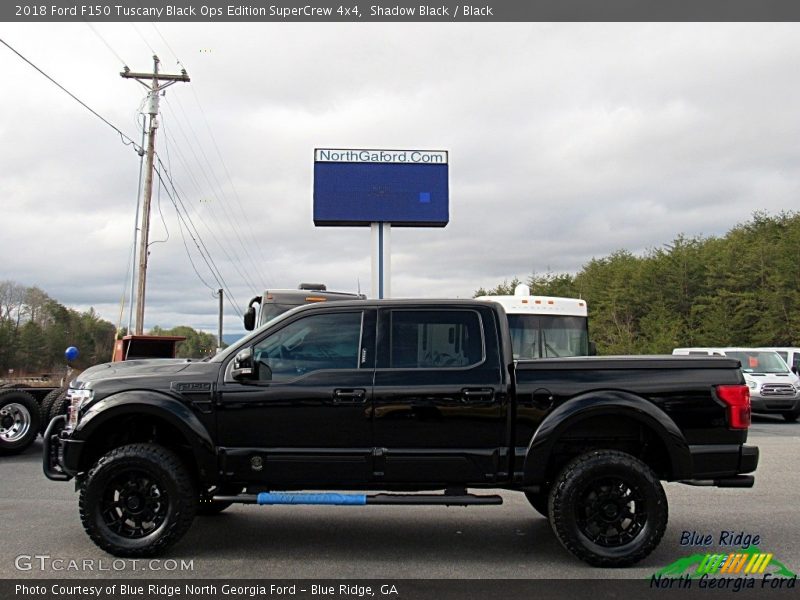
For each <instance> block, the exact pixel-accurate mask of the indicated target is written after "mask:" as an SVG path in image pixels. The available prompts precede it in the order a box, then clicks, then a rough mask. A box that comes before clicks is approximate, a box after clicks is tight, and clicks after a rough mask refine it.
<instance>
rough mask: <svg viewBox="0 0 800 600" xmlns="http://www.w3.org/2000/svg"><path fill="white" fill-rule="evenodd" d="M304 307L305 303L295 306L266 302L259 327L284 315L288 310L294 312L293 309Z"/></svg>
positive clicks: (259, 320) (298, 303) (262, 309)
mask: <svg viewBox="0 0 800 600" xmlns="http://www.w3.org/2000/svg"><path fill="white" fill-rule="evenodd" d="M302 305H303V302H297V303H295V304H287V303H285V302H281V303H278V302H264V304H263V305H262V306H261V315H260V317H259V319H258V325H257V327H261V326H262V325H264V324H265V323H267V322H269V321H271V320H272V319H274V318H275V317H277V316H280V315H282V314H283V313H285V312H286V311H287V310H292V309H293V308H297V307H298V306H302Z"/></svg>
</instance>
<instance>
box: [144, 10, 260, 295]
mask: <svg viewBox="0 0 800 600" xmlns="http://www.w3.org/2000/svg"><path fill="white" fill-rule="evenodd" d="M151 26H152V27H153V29H154V30H155V32H156V33H157V34H158V36H159V37H160V38H161V40H162V41H163V42H164V44H165V45H166V46H167V49H168V50H169V51H170V52H171V53H172V55H173V56H174V57H175V60H176V62H177V63H178V65H180V66H181V67H184V65H183V63H182V62H181V59H180V57H179V56H178V54H177V53H176V52H175V50H174V49H173V48H172V46H170V44H169V42H168V41H167V39H166V38H165V37H164V35H163V34H162V33H161V30H160V29H159V28H158V26H157V25H156V24H155V23H151ZM137 33H139V32H138V31H137ZM139 35H140V37H141V33H140V34H139ZM192 93H193V94H194V98H195V102H196V103H197V107H198V108H199V109H200V113H201V115H202V117H203V121H204V123H205V126H206V129H207V130H208V133H209V136H210V137H211V142H212V144H213V145H214V148H215V150H216V152H217V156H218V157H219V160H220V162H221V163H222V168H223V169H224V171H225V175H226V176H227V178H228V182H229V184H230V187H231V189H232V190H233V195H234V199H235V200H236V203H237V204H238V207H239V211H240V213H241V215H242V218H243V221H244V223H245V226H246V227H247V229H248V232H249V234H250V239H252V240H256V239H257V237H256V235H255V233H254V231H253V228H252V225H251V224H250V221H249V219H248V216H247V214H246V212H245V210H244V207H243V206H242V202H241V199H240V198H239V194H238V192H237V190H236V187H235V186H234V184H233V178H232V177H231V174H230V171H229V170H228V167H227V165H226V164H225V161H224V159H223V158H222V152H221V151H220V148H219V144H218V143H217V140H216V138H215V137H214V132H213V130H212V129H211V126H210V124H209V122H208V118H207V116H206V113H205V110H203V106H202V104H201V103H200V97H199V96H198V94H197V91H196V90H195V89H194V87H193V88H192ZM176 100H177V102H178V108H179V109H180V110H181V112H182V113H183V116H184V118H186V120H187V124H188V126H189V129H190V131H191V133H192V134H193V135H194V137H195V139H196V140H197V142H198V143H199V142H200V139H199V136H198V135H197V133H196V132H195V131H194V128H193V127H192V122H191V120H190V119H189V118H188V116H187V115H186V112H185V111H184V109H183V103H182V102H181V100H180V98H178V97H176ZM167 104H168V105H169V104H170V103H167ZM176 123H177V124H178V128H179V130H180V131H181V133H182V134H183V136H184V138H185V139H186V141H187V142H189V139H188V137H187V136H186V134H185V133H183V128H182V127H181V126H180V121H179V120H178V119H177V118H176ZM190 146H191V143H190ZM199 147H200V151H201V153H202V154H203V158H204V159H205V161H206V164H207V165H208V167H209V170H210V171H211V174H212V176H213V178H214V180H215V181H216V184H217V187H218V188H219V191H220V193H221V194H222V195H223V197H225V196H226V194H225V191H224V189H223V187H222V185H221V184H220V182H219V180H218V179H217V177H216V171H215V169H214V167H213V166H212V164H211V161H210V160H209V159H208V157H207V156H206V154H205V151H204V150H203V144H199ZM192 153H193V154H195V159H197V154H196V153H195V152H194V149H193V148H192ZM198 162H199V159H198ZM203 174H204V176H205V177H206V181H208V183H209V186H210V188H211V190H212V192H213V193H214V196H215V197H216V198H217V200H220V198H219V196H218V195H217V193H216V191H215V190H214V186H213V185H212V184H211V181H210V180H209V179H208V175H207V172H206V171H205V170H204V171H203ZM198 191H200V187H199V185H198ZM226 199H227V198H226ZM220 204H221V205H222V210H223V214H224V216H225V217H226V218H227V220H228V222H229V223H230V225H231V229H232V231H233V233H234V235H235V236H236V238H237V240H238V241H239V244H240V245H241V247H242V249H243V250H244V255H245V258H247V259H248V260H249V262H250V264H251V266H252V268H253V271H254V273H256V274H257V275H258V276H259V277H260V278H261V285H260V286H258V285H256V286H253V283H252V279H249V278H248V277H243V279H245V280H246V281H247V282H248V285H251V286H253V288H254V291H256V292H257V291H258V290H260V289H263V286H268V285H270V280H271V275H270V273H269V269H268V268H267V267H266V265H264V264H263V261H257V260H255V259H254V258H253V256H252V254H251V253H250V249H249V246H248V245H247V244H245V243H244V241H243V240H242V237H243V235H242V234H243V233H244V232H243V231H242V230H241V229H240V228H239V224H238V220H237V219H236V218H235V217H234V218H233V219H232V218H231V215H230V214H229V213H228V211H227V207H226V203H223V202H220ZM210 209H211V210H212V212H213V207H210ZM209 231H211V229H210V228H209ZM212 235H213V232H212ZM218 243H219V242H218ZM219 245H220V247H221V248H222V244H219ZM223 251H224V248H223ZM233 253H234V254H237V253H236V252H235V251H234V252H233ZM262 269H266V271H267V273H266V275H267V276H266V277H265V275H264V271H263V270H262ZM240 274H241V273H240Z"/></svg>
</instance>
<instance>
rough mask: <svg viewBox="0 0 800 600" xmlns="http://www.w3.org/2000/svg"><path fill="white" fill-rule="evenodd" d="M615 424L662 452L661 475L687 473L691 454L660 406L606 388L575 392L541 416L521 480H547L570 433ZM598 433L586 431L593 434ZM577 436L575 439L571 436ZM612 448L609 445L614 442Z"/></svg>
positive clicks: (529, 482)
mask: <svg viewBox="0 0 800 600" xmlns="http://www.w3.org/2000/svg"><path fill="white" fill-rule="evenodd" d="M604 422H605V423H611V422H613V423H615V424H618V425H619V427H618V429H624V427H625V426H629V427H632V428H633V429H634V430H636V429H638V431H639V432H640V433H641V434H642V435H644V436H647V437H648V439H649V440H650V442H651V443H653V444H654V445H655V446H657V448H656V451H657V452H663V453H664V455H665V456H664V457H663V458H664V460H665V462H664V464H663V466H662V469H660V470H661V471H662V472H661V473H660V475H661V476H662V478H664V479H670V480H674V479H683V478H688V477H691V473H692V457H691V454H690V452H689V445H688V443H687V442H686V439H685V437H684V436H683V433H682V432H681V430H680V428H679V427H678V425H677V424H676V423H675V421H673V420H672V419H671V418H670V417H669V416H668V415H667V414H666V413H665V412H664V411H662V410H661V409H659V408H658V407H657V406H655V405H654V404H652V403H651V402H649V401H648V400H646V399H644V398H641V397H639V396H636V395H635V394H631V393H629V392H623V391H617V390H608V391H603V392H593V393H589V394H583V395H581V396H577V397H575V398H572V399H570V400H568V401H567V402H565V403H564V404H561V405H560V406H559V407H558V408H556V409H555V410H554V411H553V412H551V413H550V414H549V415H548V416H547V417H546V418H545V419H544V421H542V423H541V425H540V426H539V428H538V429H537V430H536V432H535V433H534V435H533V438H532V439H531V441H530V443H529V445H528V449H527V452H526V454H525V462H524V467H523V481H524V484H525V485H536V484H541V483H543V482H545V481H546V480H547V478H548V475H549V474H551V473H552V469H553V461H554V460H557V459H556V457H555V456H554V452H555V450H556V448H557V446H558V445H559V444H560V443H565V441H566V440H567V439H569V434H570V432H575V431H580V430H581V429H580V428H583V429H586V428H587V427H590V428H591V427H592V426H593V425H599V424H602V423H604ZM601 437H602V436H600V435H591V434H590V435H589V437H588V438H587V440H586V441H587V442H588V443H589V446H591V441H592V440H593V439H600V438H601ZM577 440H579V438H575V441H577ZM612 447H613V446H612Z"/></svg>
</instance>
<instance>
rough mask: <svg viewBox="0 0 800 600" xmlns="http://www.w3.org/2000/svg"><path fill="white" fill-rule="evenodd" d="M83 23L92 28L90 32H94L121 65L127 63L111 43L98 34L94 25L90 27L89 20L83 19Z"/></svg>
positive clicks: (124, 65)
mask: <svg viewBox="0 0 800 600" xmlns="http://www.w3.org/2000/svg"><path fill="white" fill-rule="evenodd" d="M84 23H86V26H87V27H88V28H89V29H91V30H92V33H94V34H95V35H96V36H97V37H98V38H100V41H101V42H103V44H104V45H105V47H106V48H108V50H109V52H111V54H113V55H114V56H116V57H117V60H118V61H119V62H121V63H122V66H123V67H126V66H128V64H127V63H126V62H125V61H124V60H122V57H121V56H120V55H119V54H117V51H116V50H114V48H112V47H111V44H109V43H108V42H107V41H106V38H104V37H103V36H102V35H100V32H99V31H97V29H95V28H94V27H92V24H91V23H89V21H84Z"/></svg>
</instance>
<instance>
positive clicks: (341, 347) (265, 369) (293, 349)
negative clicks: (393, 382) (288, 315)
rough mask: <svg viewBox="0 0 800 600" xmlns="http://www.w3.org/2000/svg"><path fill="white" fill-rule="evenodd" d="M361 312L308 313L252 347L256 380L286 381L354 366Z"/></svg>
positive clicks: (356, 362) (356, 360) (355, 365)
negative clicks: (323, 371)
mask: <svg viewBox="0 0 800 600" xmlns="http://www.w3.org/2000/svg"><path fill="white" fill-rule="evenodd" d="M360 341H361V312H360V311H359V312H352V313H329V314H322V315H309V316H307V317H303V318H302V319H299V320H297V321H294V322H293V323H290V324H289V325H287V326H286V327H284V328H283V329H281V330H280V331H277V332H275V333H274V334H273V335H270V336H268V337H267V338H265V339H263V340H262V341H261V342H259V343H258V344H256V345H255V346H254V347H253V364H254V366H255V368H256V369H257V370H258V380H259V381H286V380H288V379H294V378H296V377H299V376H300V375H305V374H306V373H311V372H312V371H319V370H321V369H357V368H358V346H359V343H360Z"/></svg>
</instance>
